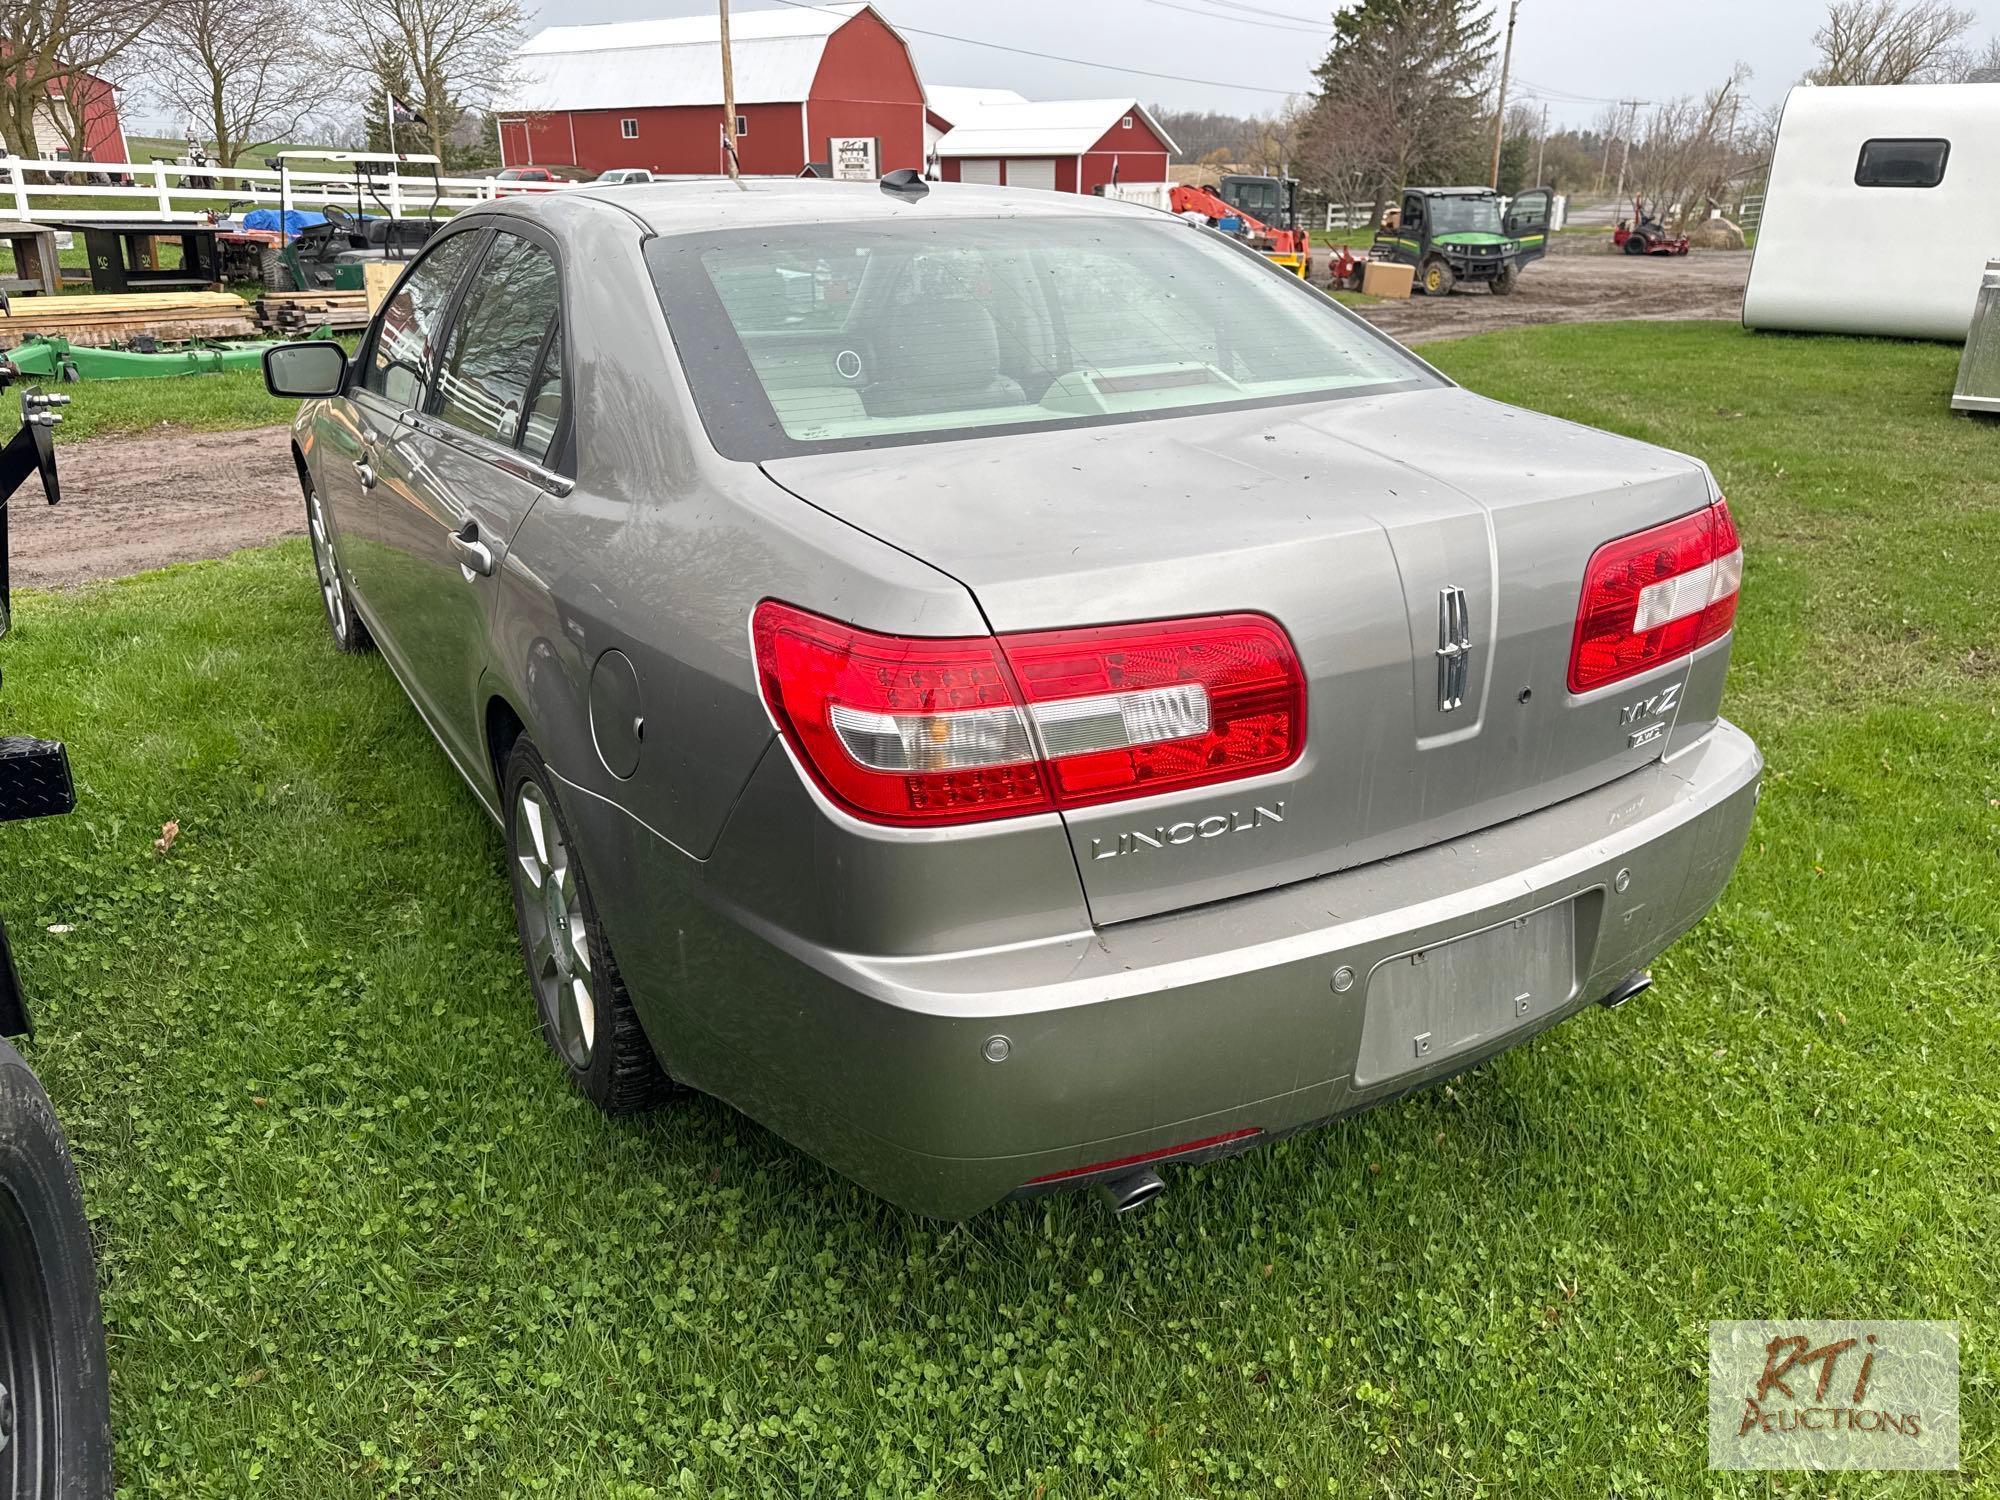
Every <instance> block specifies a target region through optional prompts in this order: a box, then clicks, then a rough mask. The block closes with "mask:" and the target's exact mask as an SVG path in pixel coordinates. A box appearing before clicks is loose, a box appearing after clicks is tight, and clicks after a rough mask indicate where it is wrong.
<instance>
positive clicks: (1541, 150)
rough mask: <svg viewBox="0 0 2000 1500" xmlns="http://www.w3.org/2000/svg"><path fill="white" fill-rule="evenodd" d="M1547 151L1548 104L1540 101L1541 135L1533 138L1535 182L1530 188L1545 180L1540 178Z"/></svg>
mask: <svg viewBox="0 0 2000 1500" xmlns="http://www.w3.org/2000/svg"><path fill="white" fill-rule="evenodd" d="M1548 149H1549V103H1548V100H1546V99H1544V100H1543V101H1542V133H1541V134H1540V135H1538V136H1536V137H1535V180H1534V182H1532V183H1531V184H1529V185H1530V186H1531V187H1540V186H1541V185H1542V184H1543V183H1544V182H1545V181H1546V180H1547V179H1545V178H1544V177H1543V176H1542V157H1543V155H1544V154H1545V153H1546V152H1547V151H1548Z"/></svg>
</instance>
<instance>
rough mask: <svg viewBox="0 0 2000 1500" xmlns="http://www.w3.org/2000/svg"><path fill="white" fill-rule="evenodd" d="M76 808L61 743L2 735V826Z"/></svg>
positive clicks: (0, 751)
mask: <svg viewBox="0 0 2000 1500" xmlns="http://www.w3.org/2000/svg"><path fill="white" fill-rule="evenodd" d="M75 806H76V787H75V786H74V785H73V784H72V783H71V781H70V779H69V752H68V751H67V750H65V749H63V744H62V741H61V740H36V739H30V738H29V737H28V736H26V735H21V734H14V735H0V823H11V822H13V821H15V820H16V819H19V818H51V817H54V816H56V815H57V814H58V813H66V812H68V811H69V810H70V809H71V808H73V807H75Z"/></svg>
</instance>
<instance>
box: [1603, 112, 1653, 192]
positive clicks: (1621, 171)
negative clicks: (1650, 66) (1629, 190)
mask: <svg viewBox="0 0 2000 1500" xmlns="http://www.w3.org/2000/svg"><path fill="white" fill-rule="evenodd" d="M1644 102H1645V101H1643V100H1640V99H1627V100H1626V101H1625V103H1626V105H1627V107H1628V108H1630V110H1631V114H1630V115H1629V116H1627V118H1626V122H1625V142H1624V145H1625V149H1624V150H1623V151H1621V152H1619V154H1618V186H1617V187H1616V188H1615V189H1613V191H1612V194H1611V196H1612V197H1614V198H1623V197H1624V196H1625V168H1626V165H1627V164H1628V163H1629V162H1630V161H1631V160H1632V134H1633V132H1634V131H1636V130H1637V129H1638V128H1639V106H1640V105H1641V104H1642V103H1644Z"/></svg>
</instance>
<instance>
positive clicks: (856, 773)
mask: <svg viewBox="0 0 2000 1500" xmlns="http://www.w3.org/2000/svg"><path fill="white" fill-rule="evenodd" d="M751 635H752V638H753V642H754V645H755V649H756V654H757V676H758V681H759V684H760V686H761V687H762V689H763V694H764V701H765V703H766V704H767V705H769V707H770V710H771V714H772V717H773V718H774V719H776V721H777V723H778V727H779V729H780V730H781V731H783V733H784V735H785V738H786V740H787V741H788V742H789V743H790V745H791V747H792V749H793V750H794V752H796V754H797V755H798V757H799V759H800V761H801V762H802V763H803V764H804V765H805V767H806V769H807V770H808V771H809V772H810V773H811V774H812V776H813V777H814V779H815V780H816V781H817V782H818V783H819V785H820V787H821V788H822V789H823V790H824V791H826V792H827V793H828V794H829V795H830V796H832V797H833V798H834V799H835V800H836V801H837V802H839V803H841V804H842V805H843V806H845V807H846V808H848V809H849V810H850V811H852V812H854V813H856V814H858V815H859V816H861V817H864V818H867V819H869V820H871V821H874V822H878V823H894V824H903V825H927V824H939V823H972V822H979V821H983V820H985V819H989V818H1005V817H1015V816H1018V815H1020V814H1022V813H1030V812H1047V811H1051V810H1053V809H1056V808H1061V807H1082V806H1086V805H1088V804H1090V803H1095V802H1108V801H1112V800H1115V799H1118V798H1123V797H1143V796H1150V795H1152V794H1153V793H1156V792H1166V791H1174V790H1178V789H1180V788H1183V787H1194V786H1205V785H1209V784H1211V783H1214V782H1218V781H1230V780H1235V779H1237V778H1239V777H1244V776H1256V775H1261V774H1263V773H1264V772H1267V771H1275V770H1279V769H1281V768H1282V767H1284V766H1287V765H1290V764H1291V763H1292V762H1293V761H1294V760H1296V759H1298V756H1299V753H1300V751H1301V750H1302V749H1303V748H1304V743H1305V676H1304V674H1303V672H1302V671H1301V670H1300V668H1299V662H1298V656H1297V654H1296V653H1295V652H1294V651H1293V650H1292V644H1291V641H1290V639H1289V638H1288V637H1287V636H1286V635H1285V633H1284V631H1283V630H1282V629H1280V628H1279V626H1278V625H1277V623H1276V622H1275V621H1273V620H1270V619H1267V618H1265V617H1264V616H1262V615H1223V616H1217V617H1214V618H1208V619H1198V620H1167V621H1160V622H1155V623H1150V624H1141V625H1105V626H1095V627H1091V628H1088V629H1082V630H1048V631H1034V632H1026V633H1022V634H1017V635H1003V636H998V637H994V636H971V637H959V638H954V639H938V638H932V637H902V636H887V635H878V634H876V633H875V632H873V631H868V630H862V629H859V628H857V627H855V626H852V625H847V624H843V623H841V622H840V621H838V620H829V619H826V618H824V617H823V616H820V615H814V614H809V613H807V612H806V611H804V610H801V609H794V608H793V607H792V606H790V605H788V604H780V603H777V602H776V601H774V600H766V601H765V602H764V603H762V604H760V605H758V606H757V612H756V614H755V616H754V618H753V620H752V624H751Z"/></svg>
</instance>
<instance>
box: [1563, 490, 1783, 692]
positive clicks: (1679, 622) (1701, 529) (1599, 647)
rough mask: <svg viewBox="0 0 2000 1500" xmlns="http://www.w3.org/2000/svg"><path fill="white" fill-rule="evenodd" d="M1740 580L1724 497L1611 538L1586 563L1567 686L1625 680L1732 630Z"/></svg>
mask: <svg viewBox="0 0 2000 1500" xmlns="http://www.w3.org/2000/svg"><path fill="white" fill-rule="evenodd" d="M1742 584H1743V547H1742V544H1741V543H1740V542H1739V541H1738V540H1737V536H1736V523H1735V521H1733V520H1732V519H1731V518H1730V515H1729V506H1728V504H1727V503H1726V502H1725V501H1721V500H1718V501H1716V502H1715V504H1713V505H1711V506H1708V507H1707V508H1706V509H1703V510H1698V511H1696V512H1695V513H1694V514H1693V515H1689V516H1682V517H1680V518H1679V519H1678V520H1674V521H1668V522H1666V523H1665V524H1663V525H1659V526H1654V527H1651V528H1649V529H1648V530H1645V531H1640V532H1635V533H1633V534H1632V535H1631V536H1627V537H1620V538H1619V539H1618V540H1617V541H1615V542H1606V543H1605V544H1604V545H1603V546H1602V547H1599V548H1598V549H1597V550H1596V551H1595V552H1593V553H1592V554H1591V555H1590V565H1589V566H1588V567H1586V568H1585V569H1584V573H1583V599H1582V602H1581V603H1580V604H1579V605H1578V606H1577V612H1576V638H1575V643H1574V644H1573V645H1572V647H1571V648H1570V656H1569V690H1570V691H1571V692H1572V693H1583V692H1588V691H1589V690H1590V689H1592V688H1599V687H1603V686H1605V685H1606V684H1607V683H1613V682H1621V681H1623V680H1624V679H1625V678H1627V677H1632V676H1636V675H1637V674H1638V673H1640V672H1644V671H1647V670H1649V669H1651V668H1653V667H1657V666H1659V665H1660V664H1661V663H1662V662H1668V661H1672V660H1673V659H1674V658H1675V657H1679V656H1685V655H1687V654H1688V652H1690V651H1692V650H1694V649H1695V648H1696V647H1698V646H1705V645H1707V644H1708V643H1709V642H1710V641H1712V640H1715V639H1717V638H1718V637H1720V636H1723V635H1725V634H1727V633H1728V631H1729V627H1730V626H1731V625H1732V624H1734V623H1735V620H1736V598H1737V594H1738V592H1739V591H1740V589H1741V587H1742Z"/></svg>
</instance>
